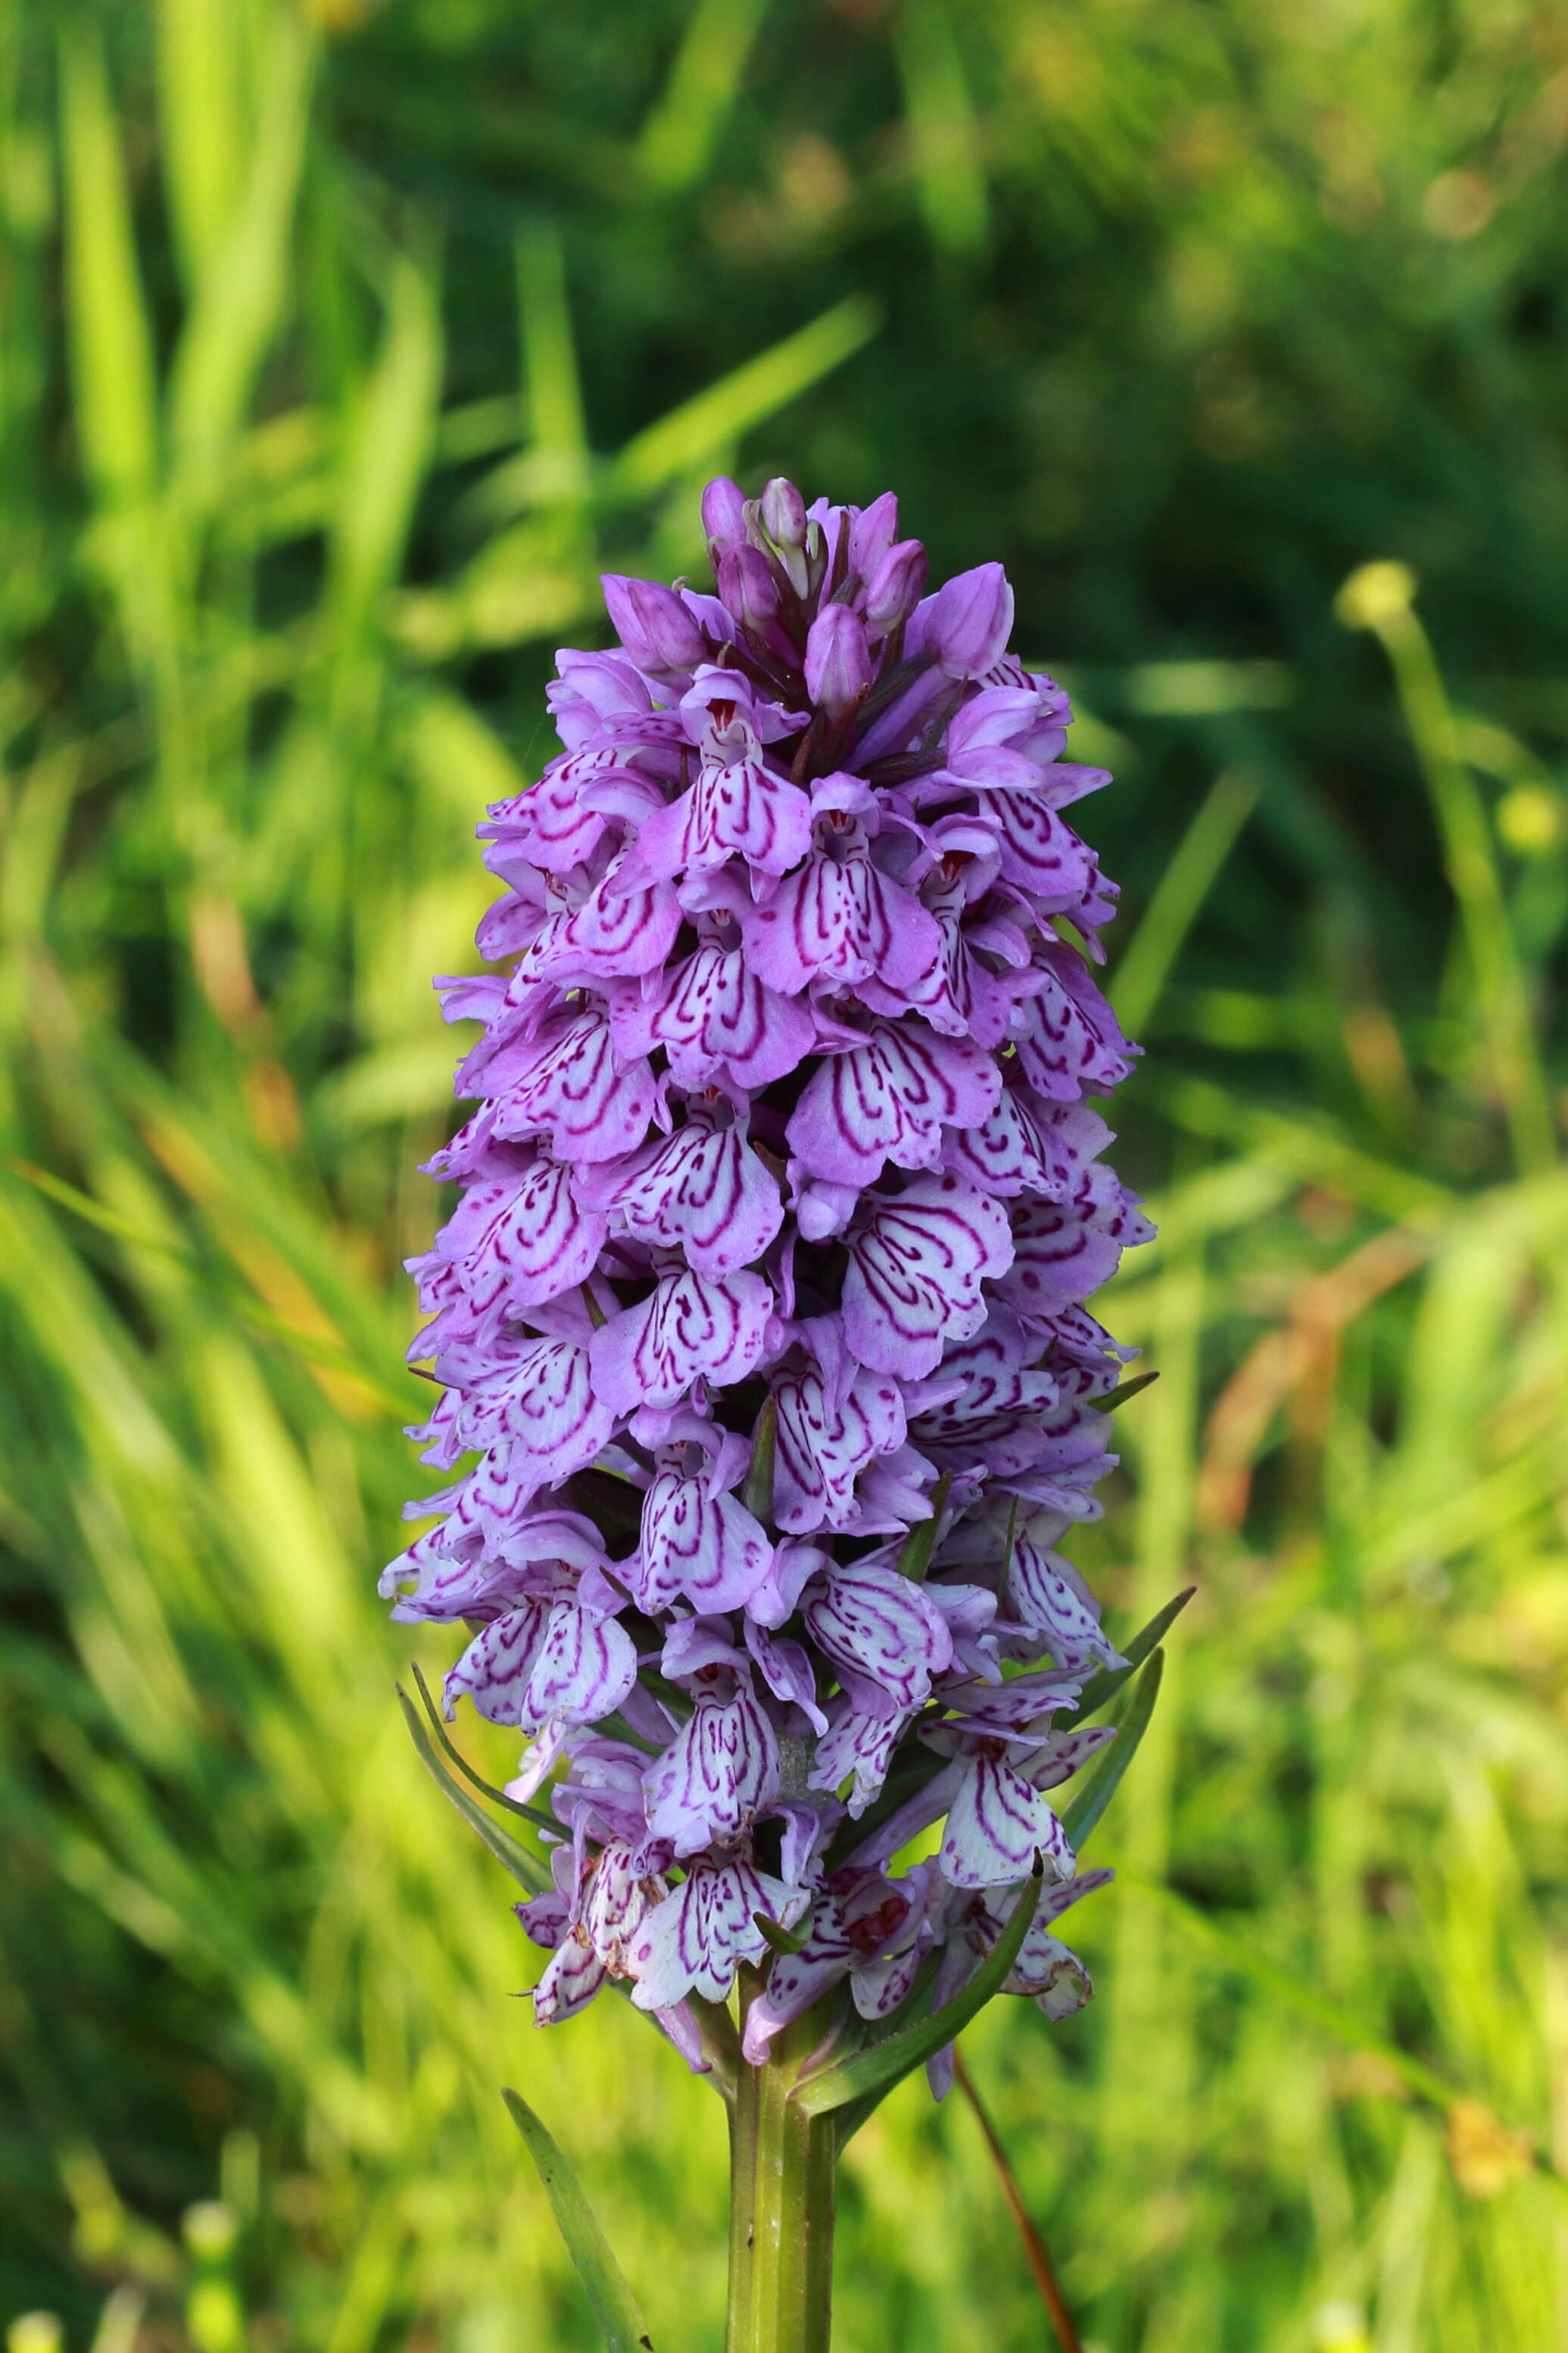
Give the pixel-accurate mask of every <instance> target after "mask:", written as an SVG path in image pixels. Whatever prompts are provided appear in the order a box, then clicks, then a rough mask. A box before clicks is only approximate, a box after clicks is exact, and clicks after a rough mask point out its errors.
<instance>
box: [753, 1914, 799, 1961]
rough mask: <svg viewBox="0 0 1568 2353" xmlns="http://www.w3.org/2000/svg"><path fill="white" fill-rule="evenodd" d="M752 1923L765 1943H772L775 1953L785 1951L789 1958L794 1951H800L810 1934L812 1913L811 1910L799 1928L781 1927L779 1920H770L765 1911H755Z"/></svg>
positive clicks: (785, 1955) (786, 1956)
mask: <svg viewBox="0 0 1568 2353" xmlns="http://www.w3.org/2000/svg"><path fill="white" fill-rule="evenodd" d="M752 1926H753V1927H754V1928H755V1929H756V1932H757V1934H758V1936H761V1937H762V1939H763V1943H764V1944H766V1945H770V1946H771V1947H773V1951H774V1952H775V1953H783V1954H784V1957H785V1958H786V1959H787V1958H788V1957H789V1956H790V1955H791V1954H792V1953H798V1952H799V1951H800V1949H801V1947H803V1946H804V1945H805V1940H806V1938H807V1937H808V1936H810V1934H811V1915H810V1913H809V1912H808V1913H807V1914H806V1915H805V1919H804V1920H803V1921H802V1922H801V1924H800V1926H799V1927H798V1928H781V1927H780V1926H779V1924H778V1922H777V1921H776V1920H770V1919H769V1918H768V1915H767V1914H766V1913H765V1912H753V1913H752Z"/></svg>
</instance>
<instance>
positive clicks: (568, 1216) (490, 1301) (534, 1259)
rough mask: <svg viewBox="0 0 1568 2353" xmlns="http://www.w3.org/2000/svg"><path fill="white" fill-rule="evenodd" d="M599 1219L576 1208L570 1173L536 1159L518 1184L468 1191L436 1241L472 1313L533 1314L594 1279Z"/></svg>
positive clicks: (500, 1182)
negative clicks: (527, 1310) (499, 1309)
mask: <svg viewBox="0 0 1568 2353" xmlns="http://www.w3.org/2000/svg"><path fill="white" fill-rule="evenodd" d="M604 1243H605V1220H604V1219H603V1217H601V1216H598V1215H596V1214H595V1213H594V1212H592V1211H590V1210H585V1209H583V1208H579V1207H578V1204H577V1201H576V1199H575V1198H574V1194H573V1190H572V1180H571V1176H570V1173H569V1171H568V1170H567V1169H565V1168H563V1166H561V1165H560V1164H559V1162H557V1161H554V1160H551V1159H548V1158H545V1157H541V1158H539V1159H537V1160H536V1161H535V1162H534V1163H533V1165H532V1166H531V1168H528V1169H525V1170H524V1171H523V1173H522V1175H521V1176H512V1177H500V1178H497V1179H496V1180H495V1181H494V1182H492V1183H489V1184H482V1185H475V1186H473V1187H470V1188H469V1190H468V1192H467V1193H466V1194H465V1195H464V1197H463V1199H462V1202H461V1203H460V1205H459V1207H458V1210H457V1212H456V1214H455V1215H454V1216H453V1217H452V1218H450V1219H448V1220H447V1224H446V1226H445V1228H444V1229H442V1232H441V1234H440V1236H439V1238H438V1240H437V1245H436V1247H437V1251H438V1252H439V1253H440V1254H441V1256H443V1257H444V1258H447V1259H448V1260H450V1261H452V1262H453V1263H454V1264H455V1265H456V1267H457V1269H458V1277H459V1280H460V1281H461V1282H462V1285H463V1288H464V1290H465V1291H466V1292H467V1293H468V1296H469V1298H470V1299H472V1301H473V1302H474V1304H475V1305H476V1306H477V1307H481V1308H486V1307H493V1306H495V1305H497V1304H498V1303H504V1304H505V1305H506V1306H507V1307H508V1308H510V1309H513V1310H516V1309H518V1308H523V1307H531V1306H534V1305H535V1304H536V1303H538V1302H539V1301H541V1300H545V1299H554V1298H556V1297H558V1296H559V1294H560V1293H562V1292H563V1291H570V1290H571V1289H572V1288H573V1287H574V1284H576V1283H579V1282H584V1280H585V1278H586V1277H587V1276H588V1275H589V1274H591V1273H592V1272H593V1270H594V1266H595V1262H596V1261H597V1259H598V1255H599V1252H600V1250H602V1249H603V1248H604Z"/></svg>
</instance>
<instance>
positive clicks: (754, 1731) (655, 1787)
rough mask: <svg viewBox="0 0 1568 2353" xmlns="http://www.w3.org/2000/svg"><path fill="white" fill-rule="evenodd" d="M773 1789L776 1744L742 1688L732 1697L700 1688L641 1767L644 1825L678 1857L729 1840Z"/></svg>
mask: <svg viewBox="0 0 1568 2353" xmlns="http://www.w3.org/2000/svg"><path fill="white" fill-rule="evenodd" d="M778 1787H779V1750H778V1742H777V1740H776V1739H775V1738H774V1736H773V1726H772V1725H771V1724H770V1723H769V1722H768V1719H767V1717H766V1716H765V1715H763V1711H762V1709H761V1708H760V1707H759V1706H758V1704H757V1703H756V1701H755V1699H754V1698H753V1697H752V1694H751V1692H750V1691H749V1690H747V1689H746V1688H745V1687H744V1686H742V1688H741V1689H740V1690H739V1691H737V1692H736V1694H735V1696H734V1698H733V1699H731V1700H721V1699H718V1698H716V1697H715V1696H714V1695H713V1694H711V1693H709V1692H700V1693H699V1694H698V1696H697V1704H696V1706H695V1707H694V1709H693V1710H692V1713H691V1715H690V1718H689V1721H688V1722H687V1723H686V1725H684V1726H683V1727H682V1729H681V1731H680V1732H679V1735H678V1736H677V1737H676V1738H675V1740H674V1741H673V1742H672V1743H671V1744H670V1746H669V1747H668V1748H667V1749H666V1750H665V1753H664V1755H663V1756H662V1757H659V1759H658V1762H657V1763H656V1764H654V1765H652V1766H650V1767H649V1768H648V1772H647V1778H646V1779H645V1781H644V1784H643V1788H644V1791H645V1794H646V1796H647V1820H648V1828H649V1830H650V1831H652V1832H653V1833H654V1835H655V1837H657V1838H666V1839H668V1841H670V1844H671V1846H672V1847H673V1849H674V1851H675V1853H676V1854H677V1855H678V1856H684V1855H689V1854H696V1853H698V1852H700V1850H701V1849H702V1848H703V1847H706V1846H710V1845H712V1844H713V1843H714V1842H715V1841H717V1842H719V1843H721V1844H724V1845H728V1844H730V1843H731V1842H732V1841H734V1840H736V1839H738V1838H739V1837H740V1836H741V1834H742V1831H746V1830H749V1829H750V1827H751V1824H752V1820H754V1818H755V1817H756V1815H758V1814H759V1813H761V1812H762V1811H763V1810H764V1808H766V1807H767V1806H768V1805H769V1804H771V1803H772V1801H773V1799H774V1798H775V1797H776V1796H777V1795H778Z"/></svg>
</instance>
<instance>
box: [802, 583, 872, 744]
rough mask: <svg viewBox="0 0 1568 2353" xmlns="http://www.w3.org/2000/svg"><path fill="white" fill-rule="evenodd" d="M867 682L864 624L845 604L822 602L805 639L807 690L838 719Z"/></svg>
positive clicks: (868, 663)
mask: <svg viewBox="0 0 1568 2353" xmlns="http://www.w3.org/2000/svg"><path fill="white" fill-rule="evenodd" d="M870 683H871V654H870V649H869V648H868V645H867V643H866V629H865V624H864V623H863V622H862V621H861V619H860V617H859V615H858V613H853V612H851V611H850V609H849V607H848V606H847V605H825V606H824V607H823V608H822V610H821V612H820V613H818V615H817V617H816V620H815V621H813V623H812V625H811V631H810V634H809V636H808V637H807V638H806V641H805V691H806V692H807V694H808V695H809V696H810V697H811V700H812V702H815V703H816V706H817V708H818V710H820V711H826V713H827V715H828V717H829V718H830V719H841V718H842V717H843V715H844V713H845V712H847V711H853V709H854V708H855V705H856V704H857V703H858V702H859V700H860V697H861V696H862V695H863V694H864V693H865V691H866V689H867V688H868V686H869V685H870Z"/></svg>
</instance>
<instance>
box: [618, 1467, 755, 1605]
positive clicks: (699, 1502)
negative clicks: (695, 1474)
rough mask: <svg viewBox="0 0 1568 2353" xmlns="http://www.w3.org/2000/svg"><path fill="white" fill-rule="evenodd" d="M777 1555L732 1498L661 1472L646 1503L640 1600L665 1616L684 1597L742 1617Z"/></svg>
mask: <svg viewBox="0 0 1568 2353" xmlns="http://www.w3.org/2000/svg"><path fill="white" fill-rule="evenodd" d="M772 1562H773V1546H772V1545H771V1544H770V1543H769V1542H768V1539H767V1536H766V1535H765V1533H764V1532H763V1529H762V1527H761V1526H759V1525H758V1523H757V1522H756V1521H755V1520H754V1519H753V1518H752V1514H751V1513H750V1512H748V1511H747V1509H746V1507H745V1505H744V1504H742V1503H739V1502H737V1500H736V1499H735V1497H734V1496H733V1495H723V1494H717V1495H716V1494H710V1493H709V1487H708V1482H707V1480H706V1479H703V1478H697V1479H689V1478H685V1477H683V1476H682V1475H681V1473H680V1472H678V1471H661V1472H659V1474H658V1478H657V1479H655V1481H654V1482H653V1485H652V1486H651V1487H650V1488H649V1489H648V1492H647V1496H646V1498H645V1499H644V1502H643V1513H642V1536H641V1542H640V1545H639V1547H638V1556H637V1588H636V1590H637V1600H638V1601H639V1602H640V1603H641V1605H642V1607H643V1608H644V1609H668V1607H669V1604H670V1602H671V1601H672V1600H673V1599H674V1598H675V1596H676V1595H677V1594H679V1593H684V1594H686V1595H688V1596H689V1599H691V1600H692V1601H694V1602H695V1603H696V1605H697V1607H698V1609H700V1610H726V1609H740V1608H742V1605H743V1604H744V1603H745V1602H746V1601H747V1600H749V1599H750V1598H751V1596H752V1594H753V1593H754V1592H755V1591H756V1589H757V1588H758V1586H759V1585H761V1583H762V1582H763V1578H764V1577H766V1576H767V1574H768V1570H769V1568H770V1567H771V1566H772Z"/></svg>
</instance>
